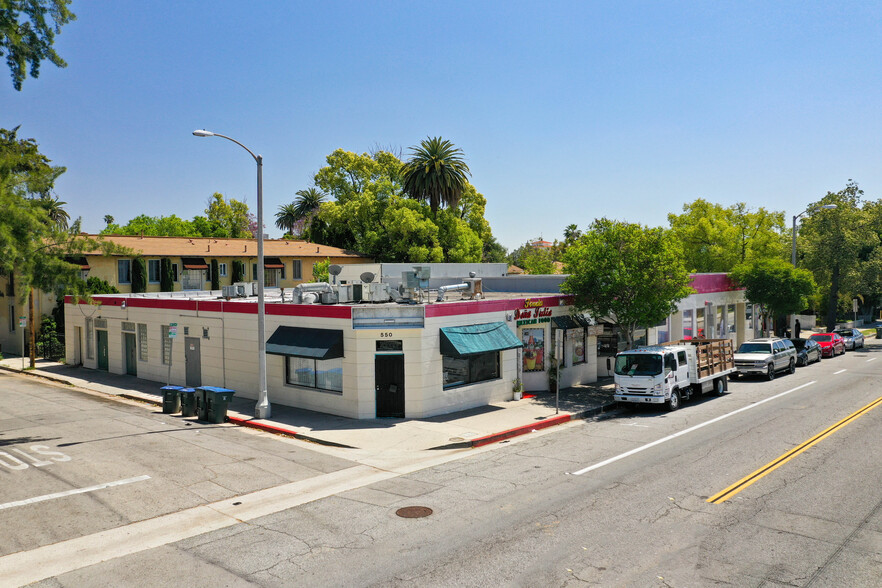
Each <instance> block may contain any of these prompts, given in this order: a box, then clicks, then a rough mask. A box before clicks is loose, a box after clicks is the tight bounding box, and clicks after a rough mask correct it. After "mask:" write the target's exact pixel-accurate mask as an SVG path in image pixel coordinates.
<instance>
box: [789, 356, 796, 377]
mask: <svg viewBox="0 0 882 588" xmlns="http://www.w3.org/2000/svg"><path fill="white" fill-rule="evenodd" d="M790 373H791V374H795V373H796V360H794V359H792V358H791V360H790Z"/></svg>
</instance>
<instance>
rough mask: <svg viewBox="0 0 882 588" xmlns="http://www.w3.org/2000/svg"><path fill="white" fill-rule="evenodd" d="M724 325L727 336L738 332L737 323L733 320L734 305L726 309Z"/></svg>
mask: <svg viewBox="0 0 882 588" xmlns="http://www.w3.org/2000/svg"><path fill="white" fill-rule="evenodd" d="M726 324H727V325H728V327H729V331H728V334H729V335H731V334H732V333H737V332H738V321H737V320H735V305H734V304H730V305H729V306H727V307H726Z"/></svg>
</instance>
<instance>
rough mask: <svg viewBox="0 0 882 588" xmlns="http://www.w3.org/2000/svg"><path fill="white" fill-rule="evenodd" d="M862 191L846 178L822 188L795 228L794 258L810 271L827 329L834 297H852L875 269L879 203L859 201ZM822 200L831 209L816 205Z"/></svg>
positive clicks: (831, 323)
mask: <svg viewBox="0 0 882 588" xmlns="http://www.w3.org/2000/svg"><path fill="white" fill-rule="evenodd" d="M863 193H864V192H863V190H861V189H860V187H858V185H857V183H856V182H854V181H852V180H849V181H848V183H847V185H846V186H845V188H844V189H843V190H840V191H839V192H827V194H826V195H825V196H824V197H823V198H821V199H820V200H819V201H818V202H815V203H812V204H811V205H809V207H808V211H809V212H810V214H807V215H806V216H805V217H803V220H802V226H801V227H800V229H799V237H798V240H797V253H798V259H797V263H798V264H799V265H803V264H804V265H805V267H806V268H808V269H810V270H811V271H812V273H813V274H814V276H815V280H816V281H817V283H818V286H819V287H820V289H821V291H822V293H823V295H824V298H825V299H826V300H827V309H826V320H825V323H826V326H827V329H828V330H832V329H834V328H835V326H836V315H837V305H838V302H839V298H840V296H843V295H844V296H846V297H848V298H849V299H850V298H851V296H856V295H857V294H859V290H860V289H861V287H862V285H864V286H866V283H865V278H866V276H868V275H872V274H873V273H874V272H876V271H878V268H877V267H876V264H877V263H878V261H877V260H878V259H879V257H880V254H879V253H877V252H876V250H878V249H879V247H880V238H879V235H880V228H882V227H880V224H879V220H880V219H879V216H878V213H879V208H878V207H879V206H880V204H879V203H867V204H869V206H864V203H863V202H862V196H863ZM825 205H835V208H832V209H824V208H822V207H823V206H825ZM865 270H866V273H865ZM874 289H878V285H876V286H875V288H874Z"/></svg>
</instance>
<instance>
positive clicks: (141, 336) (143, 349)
mask: <svg viewBox="0 0 882 588" xmlns="http://www.w3.org/2000/svg"><path fill="white" fill-rule="evenodd" d="M138 359H140V360H141V361H147V325H144V324H141V323H139V324H138Z"/></svg>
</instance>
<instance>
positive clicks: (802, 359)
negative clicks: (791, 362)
mask: <svg viewBox="0 0 882 588" xmlns="http://www.w3.org/2000/svg"><path fill="white" fill-rule="evenodd" d="M791 341H792V342H793V346H794V347H796V365H798V366H805V365H808V364H810V363H814V362H816V361H821V355H822V354H821V346H820V345H818V342H817V341H813V340H812V339H791Z"/></svg>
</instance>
